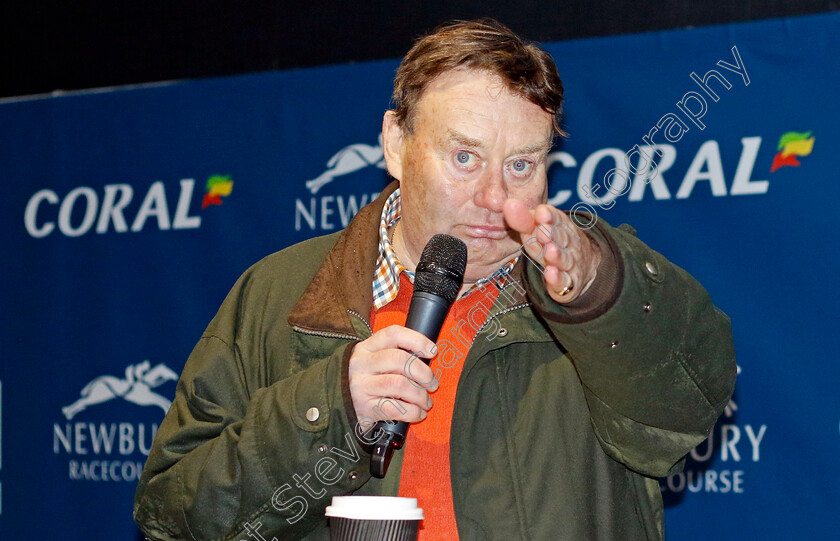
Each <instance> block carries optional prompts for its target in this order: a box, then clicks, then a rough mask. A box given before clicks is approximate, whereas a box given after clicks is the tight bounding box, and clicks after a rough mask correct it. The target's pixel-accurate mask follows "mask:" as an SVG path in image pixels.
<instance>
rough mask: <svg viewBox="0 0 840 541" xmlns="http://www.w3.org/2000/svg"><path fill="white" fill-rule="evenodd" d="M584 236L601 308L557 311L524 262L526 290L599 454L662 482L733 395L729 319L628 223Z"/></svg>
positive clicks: (590, 306)
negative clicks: (573, 377) (569, 366)
mask: <svg viewBox="0 0 840 541" xmlns="http://www.w3.org/2000/svg"><path fill="white" fill-rule="evenodd" d="M588 234H590V238H592V239H593V240H595V241H596V242H597V243H598V244H599V246H600V247H601V251H602V255H603V256H604V257H602V267H603V266H604V265H613V268H612V269H609V270H610V271H611V272H607V274H612V275H613V276H614V279H613V280H611V281H612V283H613V285H612V286H611V289H612V290H613V291H612V292H610V293H608V294H607V295H606V300H605V302H596V303H592V302H588V303H585V304H587V305H588V308H587V309H583V310H581V309H580V308H570V309H566V308H564V306H563V305H561V304H559V303H557V302H555V301H554V300H552V299H551V298H550V297H549V296H548V293H547V292H546V288H545V283H544V281H543V280H542V275H541V274H540V271H539V270H538V269H537V267H536V266H534V265H531V264H527V268H526V271H525V282H526V290H527V292H528V295H529V297H530V299H531V301H532V302H533V303H534V305H535V306H536V308H537V311H538V313H539V314H540V315H541V316H542V317H543V319H544V320H545V322H546V324H547V325H548V327H549V328H550V330H551V332H552V333H553V334H554V336H555V337H556V338H557V340H558V342H559V343H560V344H561V345H562V347H563V348H564V349H565V350H566V351H567V353H568V355H569V356H570V357H571V359H572V362H573V363H574V365H575V368H576V370H577V372H578V375H579V377H580V380H581V383H582V385H583V389H584V393H585V396H586V400H587V404H588V406H589V411H590V416H591V420H592V424H593V427H594V429H595V433H596V435H597V437H598V439H599V441H600V443H601V446H602V448H603V449H604V450H605V452H606V453H607V454H608V455H610V456H611V457H613V458H614V459H616V460H618V461H619V462H622V463H623V464H625V465H626V466H627V467H629V468H630V469H632V470H635V471H637V472H639V473H642V474H644V475H648V476H652V477H662V476H665V475H667V474H668V472H669V470H670V469H671V468H672V467H674V466H678V465H679V464H680V463H681V459H682V457H684V456H685V454H686V453H688V452H689V451H690V450H691V449H692V448H693V447H695V446H696V445H698V444H699V443H701V442H702V441H703V440H704V439H705V438H706V437H707V436H708V434H709V432H710V431H711V429H712V427H713V426H714V423H715V421H716V420H717V418H718V416H719V415H720V413H721V412H722V411H723V408H724V406H725V405H726V404H727V402H728V400H729V397H730V396H731V394H732V391H733V389H734V383H735V370H736V366H735V354H734V348H733V343H732V333H731V328H730V323H729V318H728V317H727V316H726V315H725V314H724V313H723V312H721V311H720V310H718V309H717V308H716V307H715V306H714V305H713V304H712V301H711V299H710V298H709V295H708V293H707V292H706V290H705V289H703V287H702V286H701V285H700V284H699V283H698V282H697V281H696V280H695V279H694V278H692V277H691V276H690V275H689V274H688V273H687V272H686V271H684V270H683V269H681V268H679V267H678V266H676V265H673V264H672V263H670V262H668V261H667V260H666V259H665V258H664V257H663V256H662V255H660V254H659V253H657V252H655V251H653V250H651V249H650V248H649V247H647V246H646V245H645V244H644V243H642V242H641V241H640V240H638V239H637V238H636V237H635V231H633V230H632V228H630V227H629V226H622V227H620V228H616V229H614V228H612V227H610V226H609V225H607V224H605V223H604V222H603V220H600V221H599V222H598V223H597V225H596V228H594V229H592V230H591V231H590V232H589V233H588ZM600 273H601V269H599V274H600ZM596 281H597V280H596ZM593 285H595V284H593ZM589 293H590V291H587V292H586V294H585V295H588V294H589ZM602 293H603V292H602ZM579 300H580V299H579ZM576 304H579V303H577V301H576Z"/></svg>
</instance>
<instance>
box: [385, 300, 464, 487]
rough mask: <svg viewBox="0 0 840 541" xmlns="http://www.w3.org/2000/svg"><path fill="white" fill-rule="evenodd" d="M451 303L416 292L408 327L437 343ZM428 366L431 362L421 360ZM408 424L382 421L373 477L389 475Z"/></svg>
mask: <svg viewBox="0 0 840 541" xmlns="http://www.w3.org/2000/svg"><path fill="white" fill-rule="evenodd" d="M450 305H451V304H450V303H449V302H447V301H446V299H444V298H442V297H439V296H437V295H434V294H432V293H427V292H425V291H415V292H414V295H412V297H411V304H410V305H409V307H408V317H407V318H406V322H405V326H406V327H408V328H409V329H412V330H415V331H417V332H419V333H420V334H422V335H423V336H425V337H426V338H428V339H429V340H431V341H432V342H435V341H437V337H438V335H439V334H440V328H441V327H442V326H443V322H444V320H445V319H446V314H447V313H449V307H450ZM420 360H421V361H423V362H424V363H426V364H427V365H428V364H429V361H430V360H431V359H420ZM408 427H409V424H408V423H406V422H405V421H391V420H388V421H379V422H377V423H376V426H375V428H374V429H373V434H379V437H378V438H377V440H376V443H375V444H374V445H373V451H372V453H371V457H370V474H371V475H372V476H374V477H377V478H379V479H382V478H383V477H385V474H386V473H388V466H389V465H390V464H391V458H393V455H394V451H396V450H398V449H402V448H403V445H404V444H405V436H406V434H408Z"/></svg>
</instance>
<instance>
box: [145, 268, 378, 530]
mask: <svg viewBox="0 0 840 541" xmlns="http://www.w3.org/2000/svg"><path fill="white" fill-rule="evenodd" d="M255 282H256V280H255V279H254V277H253V276H252V273H251V272H250V271H249V273H246V275H244V276H243V278H241V279H240V280H239V282H238V283H237V285H236V286H235V287H234V289H233V290H232V291H231V292H230V294H229V295H228V297H227V299H226V300H225V302H224V304H223V305H222V307H221V309H220V310H219V313H218V314H217V315H216V317H215V318H214V320H213V321H212V322H211V323H210V325H209V327H208V329H207V331H206V332H205V334H204V335H203V336H202V338H201V339H200V340H199V342H198V344H197V345H196V346H195V349H194V350H193V352H192V354H191V355H190V357H189V359H188V361H187V363H186V366H185V368H184V371H183V373H182V375H181V378H180V380H179V382H178V386H177V391H176V395H175V399H174V401H173V403H172V406H171V408H170V409H169V411H168V413H167V414H166V417H165V418H164V420H163V422H162V424H161V426H160V429H159V430H158V432H157V435H156V437H155V440H154V443H153V446H152V449H151V452H150V454H149V457H148V460H147V463H146V467H145V468H144V470H143V474H142V477H141V479H140V483H139V486H138V489H137V493H136V496H135V503H134V516H135V520H136V521H137V523H138V525H140V527H141V529H142V530H143V531H144V533H145V534H146V535H147V536H149V537H150V538H152V539H160V540H174V539H178V540H181V539H200V540H202V541H205V540H210V539H250V538H251V537H252V535H249V533H250V532H251V529H256V530H257V531H261V532H262V533H261V535H262V534H266V535H267V537H266V539H271V537H272V535H278V534H279V538H281V539H294V538H301V537H304V536H305V535H306V533H307V532H308V531H311V530H312V529H313V528H314V527H316V526H317V525H318V523H317V521H323V520H324V518H323V510H322V509H321V512H318V511H316V510H314V509H312V508H313V507H316V506H320V507H321V508H323V506H325V505H327V504H328V503H329V501H330V497H331V496H332V495H333V494H348V493H352V492H354V491H355V490H357V489H358V488H359V487H360V486H361V485H362V484H363V482H364V481H365V480H366V479H367V476H366V475H364V474H357V473H356V471H354V468H357V467H359V465H360V464H364V460H363V459H362V460H359V454H360V453H363V451H361V450H360V449H359V447H358V444H357V443H356V441H355V439H354V438H353V432H352V430H351V427H350V425H349V421H348V419H347V415H346V411H345V406H344V401H343V399H342V383H341V380H342V376H341V374H342V366H343V363H345V362H346V355H347V354H348V353H349V350H350V345H352V343H353V342H351V341H349V340H346V341H344V340H335V341H333V342H334V343H335V347H334V348H333V349H332V350H331V351H330V352H329V353H327V354H323V352H322V351H310V352H307V355H302V356H305V357H306V358H295V356H294V355H293V354H292V353H291V352H292V351H293V350H292V349H291V348H290V347H287V346H283V347H281V346H278V345H277V344H276V343H279V342H282V343H283V344H286V343H288V342H290V341H293V340H294V339H295V337H294V336H293V335H294V334H295V333H293V332H292V331H290V330H289V329H288V325H287V323H286V321H285V319H282V318H279V317H276V318H275V317H272V316H270V315H268V314H269V312H270V310H271V308H270V307H267V304H268V302H269V301H268V300H266V299H269V298H271V297H272V293H271V292H269V291H267V290H266V288H265V287H264V286H262V285H261V286H257V285H254V283H255ZM281 312H282V310H281ZM271 336H276V338H271ZM272 340H273V342H274V344H273V345H272ZM284 348H285V349H284ZM283 352H285V353H284V354H285V355H287V356H288V357H287V358H285V359H279V358H275V357H276V356H277V355H278V354H280V353H283ZM277 367H282V368H277ZM342 452H343V453H344V454H341V453H342ZM342 457H344V458H348V457H349V460H344V459H342ZM353 457H355V458H356V461H354V460H352V458H353ZM364 469H365V470H366V468H364ZM359 471H360V472H361V471H362V468H359ZM363 473H366V472H363ZM313 476H315V477H318V476H320V477H318V479H319V481H316V480H315V477H313ZM260 528H262V529H261V530H260ZM268 532H271V534H272V535H268Z"/></svg>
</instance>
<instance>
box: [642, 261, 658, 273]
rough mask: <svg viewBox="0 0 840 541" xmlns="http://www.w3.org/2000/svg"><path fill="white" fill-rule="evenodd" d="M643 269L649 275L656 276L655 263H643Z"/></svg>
mask: <svg viewBox="0 0 840 541" xmlns="http://www.w3.org/2000/svg"><path fill="white" fill-rule="evenodd" d="M645 270H646V271H648V274H650V275H651V276H656V275H657V274H659V273H658V272H656V265H654V264H653V263H651V262H650V261H648V262H647V263H645Z"/></svg>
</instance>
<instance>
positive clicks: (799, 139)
mask: <svg viewBox="0 0 840 541" xmlns="http://www.w3.org/2000/svg"><path fill="white" fill-rule="evenodd" d="M813 148H814V138H813V137H812V136H811V132H805V133H800V132H795V131H789V132H787V133H785V134H784V135H782V137H781V138H780V139H779V145H778V147H777V148H776V150H778V153H777V154H776V155H775V156H774V157H773V165H772V166H771V167H770V172H771V173H773V172H775V171H776V169H779V168H781V167H799V166H800V163H799V160H797V159H796V157H797V156H807V155H809V154H810V153H811V150H813Z"/></svg>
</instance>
